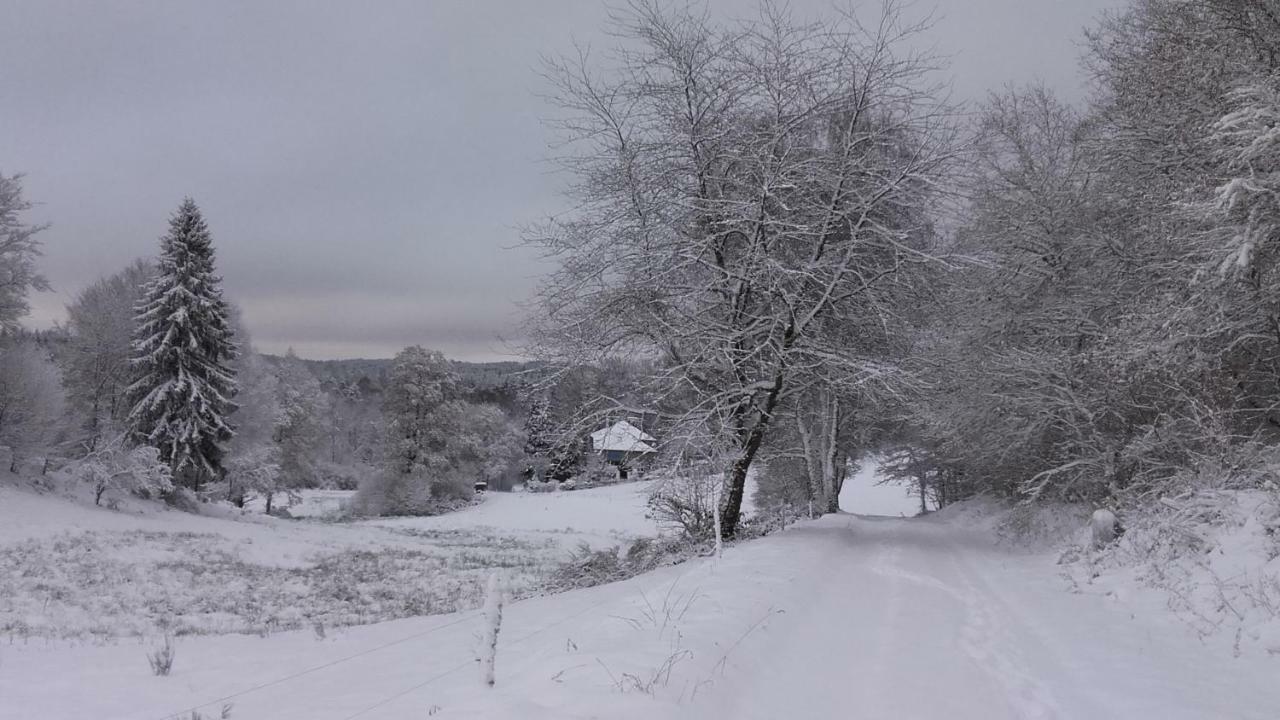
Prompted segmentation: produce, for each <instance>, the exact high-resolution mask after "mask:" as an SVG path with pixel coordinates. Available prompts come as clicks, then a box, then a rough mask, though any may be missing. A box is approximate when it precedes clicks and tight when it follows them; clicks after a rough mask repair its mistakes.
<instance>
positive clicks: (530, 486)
mask: <svg viewBox="0 0 1280 720" xmlns="http://www.w3.org/2000/svg"><path fill="white" fill-rule="evenodd" d="M556 485H557V483H556V482H555V481H554V480H552V481H549V482H543V481H541V480H530V481H529V482H527V483H525V484H524V487H525V490H528V491H529V492H532V493H542V492H551V491H553V490H555V489H556Z"/></svg>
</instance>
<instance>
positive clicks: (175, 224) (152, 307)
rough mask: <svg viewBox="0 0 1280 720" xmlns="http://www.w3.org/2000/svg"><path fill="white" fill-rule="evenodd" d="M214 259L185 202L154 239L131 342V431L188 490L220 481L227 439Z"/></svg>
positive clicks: (225, 348) (228, 338)
mask: <svg viewBox="0 0 1280 720" xmlns="http://www.w3.org/2000/svg"><path fill="white" fill-rule="evenodd" d="M213 256H214V253H213V241H212V239H211V238H210V236H209V228H208V226H207V225H205V222H204V218H203V217H201V215H200V209H199V208H198V207H196V204H195V202H194V201H193V200H192V199H191V198H186V199H185V200H183V201H182V205H181V206H180V207H179V208H178V211H177V212H176V213H174V215H173V217H172V218H171V219H170V220H169V233H168V234H167V235H165V236H164V237H162V238H161V239H160V257H159V258H158V260H157V262H156V266H157V267H156V275H155V278H154V279H153V280H152V281H151V282H150V283H148V284H147V286H146V288H145V292H144V298H143V300H142V303H141V304H140V305H139V306H138V307H137V331H136V333H135V335H134V341H133V367H134V371H135V376H134V377H135V378H136V379H135V380H134V382H133V384H132V385H131V386H130V388H129V392H130V396H131V398H132V400H133V410H132V412H131V413H130V415H129V427H130V433H131V435H132V437H133V439H134V441H136V442H138V443H141V444H144V445H151V446H153V447H155V448H157V449H159V451H160V457H161V459H162V460H164V461H165V462H167V463H168V464H169V466H170V467H171V468H172V469H173V476H174V480H175V481H177V482H178V483H179V484H182V485H185V486H187V487H190V488H193V489H197V488H199V487H200V485H201V484H202V483H203V482H205V481H207V480H211V479H218V478H220V477H221V476H222V459H223V455H224V454H225V449H224V447H223V445H224V443H226V442H227V441H228V440H230V439H231V437H232V435H233V432H232V428H231V426H230V425H229V424H228V423H227V416H228V415H229V414H230V413H231V412H232V411H233V410H234V409H235V404H234V403H233V402H232V397H233V396H234V395H235V392H236V383H235V377H234V375H233V373H232V371H231V370H230V368H229V367H228V365H227V363H228V361H230V360H232V359H233V358H234V357H235V356H236V349H235V345H234V344H233V340H234V338H233V337H232V334H233V333H232V330H231V325H230V324H229V322H228V308H227V303H226V302H225V301H224V300H223V299H222V288H221V282H222V279H221V278H219V277H218V276H217V275H215V274H214V265H213V259H214V257H213Z"/></svg>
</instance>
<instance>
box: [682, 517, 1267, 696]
mask: <svg viewBox="0 0 1280 720" xmlns="http://www.w3.org/2000/svg"><path fill="white" fill-rule="evenodd" d="M762 549H763V548H762ZM770 550H771V551H772V552H771V553H770V554H771V555H776V557H775V558H773V560H774V561H776V562H778V563H782V562H786V561H787V558H788V557H791V556H796V555H801V556H810V557H809V560H808V562H809V563H812V564H810V565H808V567H807V568H806V569H805V570H798V571H797V573H796V574H797V577H796V578H795V582H796V585H797V587H796V588H795V590H796V591H797V592H798V593H800V594H803V595H805V596H807V597H808V601H801V602H800V603H799V604H798V605H797V606H795V607H793V608H792V609H791V610H789V611H788V612H787V613H786V615H785V616H783V618H782V619H780V620H778V621H777V622H775V623H773V624H772V627H771V628H770V633H769V637H770V640H769V641H766V642H763V643H760V644H758V645H756V646H755V647H753V648H752V649H751V651H750V652H751V655H752V656H753V657H754V658H758V660H757V661H756V662H754V663H753V665H754V667H753V668H751V671H749V672H746V673H744V674H742V675H740V676H739V677H738V678H737V679H736V682H735V683H734V684H735V685H736V687H735V688H733V689H732V690H730V689H729V688H722V692H723V695H722V697H721V699H722V700H724V701H725V702H727V703H728V705H727V709H726V710H725V712H723V713H722V714H718V716H720V717H724V718H744V717H745V718H782V717H795V716H803V717H814V718H834V717H865V718H947V719H948V720H964V719H967V718H973V719H975V720H978V719H982V720H996V719H1000V718H1018V719H1023V718H1026V719H1041V718H1044V719H1049V718H1062V719H1069V718H1090V719H1092V720H1097V719H1099V718H1116V719H1117V720H1120V719H1125V720H1129V719H1133V718H1162V719H1164V720H1174V719H1182V718H1185V719H1187V720H1192V719H1197V720H1207V719H1211V718H1240V719H1242V720H1243V719H1244V718H1257V719H1258V720H1263V719H1264V718H1265V719H1269V720H1273V719H1274V718H1277V717H1280V658H1267V657H1255V658H1239V659H1237V658H1233V657H1232V656H1231V654H1230V648H1229V646H1227V644H1226V643H1223V642H1218V643H1209V644H1202V643H1201V642H1200V641H1199V640H1198V639H1197V638H1196V637H1195V636H1193V635H1191V634H1190V633H1189V632H1188V630H1187V628H1186V627H1185V626H1183V625H1182V624H1181V623H1179V622H1178V621H1177V620H1176V619H1174V618H1172V617H1160V618H1154V619H1152V618H1136V617H1133V616H1132V615H1130V614H1129V613H1127V612H1125V611H1124V610H1123V608H1121V607H1119V606H1118V604H1117V603H1116V602H1115V601H1113V600H1111V599H1109V598H1106V597H1103V596H1097V595H1090V594H1088V592H1087V591H1086V592H1085V593H1083V594H1071V593H1068V592H1064V588H1065V586H1066V584H1065V582H1064V581H1063V580H1061V579H1059V578H1057V577H1055V576H1053V574H1052V570H1051V568H1052V566H1051V565H1050V566H1049V567H1046V558H1045V557H1044V556H1043V555H1034V556H1031V555H1016V554H1011V553H1010V552H1008V551H1007V550H1000V549H996V548H994V547H992V545H991V543H990V541H989V540H988V539H987V538H986V536H984V535H981V534H979V533H977V532H975V531H969V530H965V529H962V528H957V527H954V526H950V525H945V524H939V523H933V522H930V521H927V520H924V521H920V520H915V521H904V520H894V519H888V518H884V519H876V518H858V519H854V518H842V519H835V518H832V519H830V520H827V521H824V522H822V523H819V524H815V525H812V526H809V527H804V528H797V529H796V530H794V531H792V532H790V533H788V536H787V538H786V542H785V543H778V544H776V545H775V546H774V547H772V548H770ZM819 554H820V555H822V556H824V557H825V558H826V560H825V562H824V561H822V560H819V559H817V558H814V557H812V556H814V555H819ZM761 559H762V558H756V560H757V561H758V560H761ZM794 560H795V558H794V557H793V558H792V564H793V565H795V563H794ZM798 698H804V700H798ZM704 709H705V706H704ZM853 709H856V712H855V711H853Z"/></svg>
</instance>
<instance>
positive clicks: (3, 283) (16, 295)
mask: <svg viewBox="0 0 1280 720" xmlns="http://www.w3.org/2000/svg"><path fill="white" fill-rule="evenodd" d="M29 209H31V203H29V202H27V201H26V200H24V199H23V197H22V176H21V175H10V176H8V177H5V176H4V175H3V174H0V331H8V330H14V329H16V328H17V327H18V318H21V317H22V316H23V315H26V314H27V311H28V310H29V309H30V307H29V306H28V305H27V292H28V291H30V290H47V289H49V282H48V281H47V280H45V278H44V276H43V275H41V274H40V273H38V272H36V266H35V259H36V257H38V256H39V255H40V242H39V241H38V240H36V238H35V235H36V233H38V232H40V231H41V230H43V229H44V226H43V225H30V224H27V223H24V222H23V221H22V219H21V218H20V217H19V216H20V215H21V214H22V213H23V212H25V211H27V210H29Z"/></svg>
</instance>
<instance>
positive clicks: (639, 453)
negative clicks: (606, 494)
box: [590, 420, 658, 465]
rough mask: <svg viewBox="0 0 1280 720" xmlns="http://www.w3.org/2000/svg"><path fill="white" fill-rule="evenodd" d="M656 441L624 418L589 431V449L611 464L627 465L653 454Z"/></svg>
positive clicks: (655, 450) (655, 451)
mask: <svg viewBox="0 0 1280 720" xmlns="http://www.w3.org/2000/svg"><path fill="white" fill-rule="evenodd" d="M657 442H658V441H657V440H655V439H653V436H651V435H649V434H647V433H646V432H644V431H643V430H641V429H640V428H638V427H636V426H635V425H632V424H631V423H629V422H627V421H626V420H619V421H618V422H616V423H614V424H612V425H610V426H609V427H607V428H602V429H600V430H597V431H595V432H593V433H591V437H590V450H591V452H594V453H596V454H598V455H600V457H601V458H603V459H604V461H605V462H607V463H609V464H611V465H629V464H631V463H633V462H635V461H636V460H640V459H643V458H645V457H647V456H650V455H654V454H656V453H657V452H658V450H657V449H656V448H655V447H654V444H655V443H657Z"/></svg>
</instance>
